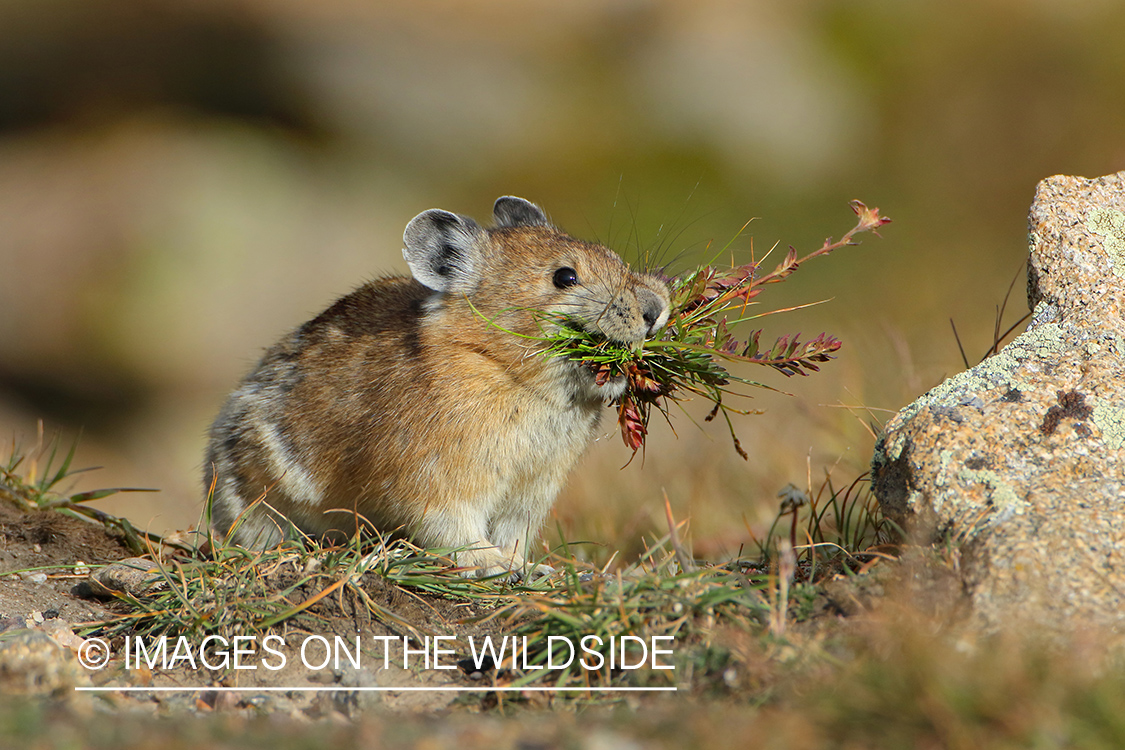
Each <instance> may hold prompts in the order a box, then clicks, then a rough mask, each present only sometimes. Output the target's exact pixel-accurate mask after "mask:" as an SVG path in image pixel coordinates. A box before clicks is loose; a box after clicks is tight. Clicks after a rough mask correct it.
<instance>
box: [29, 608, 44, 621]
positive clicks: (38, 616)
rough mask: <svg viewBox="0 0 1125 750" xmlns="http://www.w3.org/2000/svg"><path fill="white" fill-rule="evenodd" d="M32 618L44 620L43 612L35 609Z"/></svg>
mask: <svg viewBox="0 0 1125 750" xmlns="http://www.w3.org/2000/svg"><path fill="white" fill-rule="evenodd" d="M31 619H32V620H34V621H35V622H38V623H41V622H43V613H42V612H40V611H39V610H35V611H34V612H32V613H31Z"/></svg>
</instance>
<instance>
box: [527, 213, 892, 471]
mask: <svg viewBox="0 0 1125 750" xmlns="http://www.w3.org/2000/svg"><path fill="white" fill-rule="evenodd" d="M851 207H852V210H853V211H854V212H855V214H856V215H857V216H858V217H859V218H858V221H857V223H856V225H855V226H854V227H852V228H851V229H850V230H848V232H847V233H845V234H844V236H843V237H841V238H840V239H839V240H836V241H833V240H832V238H831V237H829V238H828V239H826V240H825V241H824V243H823V244H822V245H821V247H820V248H819V249H817V250H814V251H813V252H811V253H809V254H807V255H805V256H803V257H798V256H797V251H796V249H795V248H793V247H790V248H789V251H788V252H787V253H786V255H785V258H784V260H782V261H781V263H779V264H778V265H777V267H776V268H775V269H774V270H773V271H770V272H769V273H762V272H761V265H762V263H763V262H764V259H763V260H761V261H754V260H751V262H750V263H747V264H744V265H741V266H734V267H731V268H719V267H716V266H713V265H710V264H707V265H704V266H700V267H698V268H696V269H694V270H691V271H688V272H686V273H684V274H681V275H679V276H677V277H676V278H674V279H672V280H671V281H670V286H671V290H672V295H671V311H670V314H669V317H668V324H667V325H666V326H665V328H664V329H663V330H662V331H660V332H659V333H658V334H657V336H656V337H655V338H653V339H651V340H648V341H645V342H644V343H643V344H642V345H641V346H639V347H637V348H631V347H628V346H625V345H622V344H617V343H614V342H611V341H607V340H606V339H605V338H604V337H601V336H598V335H597V334H592V333H589V332H587V331H584V330H581V329H578V328H577V327H574V326H568V325H567V324H566V321H565V319H559V320H555V321H554V322H555V324H556V325H555V326H554V327H553V329H554V330H553V332H550V333H547V334H545V336H546V340H547V342H548V344H549V346H548V347H547V349H546V353H547V354H548V355H550V356H564V357H568V358H570V359H572V360H575V361H578V362H583V363H585V364H586V365H587V366H589V367H590V369H591V370H592V371H593V372H594V376H595V378H596V379H597V381H598V382H599V383H605V382H608V381H609V380H610V379H613V378H617V377H624V378H625V380H626V389H625V393H624V395H622V396H621V398H620V399H618V402H617V412H618V423H619V425H620V428H621V437H622V439H623V440H624V441H625V445H627V446H629V448H631V449H632V450H633V451H634V452H636V451H637V450H639V449H640V448H641V447H642V446H643V445H644V441H645V436H646V435H647V434H648V423H649V418H650V416H651V414H652V410H653V409H654V408H655V409H656V410H658V411H660V412H661V413H662V414H663V415H664V416H665V418H668V416H669V408H670V406H671V404H673V403H675V402H677V401H681V400H684V399H687V398H691V397H692V396H700V397H702V398H704V399H706V400H708V401H710V402H711V403H712V404H714V408H713V409H712V410H711V413H710V414H709V415H708V416H707V420H708V421H710V420H712V419H714V418H715V417H716V416H718V415H719V414H722V415H723V418H724V419H725V420H726V423H727V427H728V428H729V429H730V434H731V438H732V440H733V441H734V447H735V450H736V451H738V453H739V454H740V455H741V456H742V457H743V458H747V455H746V452H745V451H744V450H743V449H742V446H741V444H740V443H739V441H738V437H737V435H735V433H734V427H733V425H732V424H731V420H730V413H731V412H735V413H739V414H742V413H746V412H745V411H741V410H739V409H735V408H733V407H731V406H730V405H729V404H728V403H727V402H726V401H724V397H726V396H728V395H732V394H738V393H740V391H739V390H738V388H739V387H750V388H768V387H769V386H766V385H764V384H762V383H759V382H757V381H754V380H750V379H748V378H744V377H741V376H738V375H734V374H732V373H730V372H729V371H728V370H727V365H728V364H730V363H742V362H745V363H750V364H756V365H763V366H766V367H770V368H772V369H774V370H777V371H778V372H781V373H782V374H784V375H785V376H787V377H791V376H793V375H808V374H809V373H810V372H816V371H818V370H819V369H820V368H819V366H820V364H822V363H824V362H827V361H828V360H830V359H832V358H833V355H834V353H835V352H836V351H837V350H838V349H839V348H840V341H839V340H838V339H836V338H834V337H832V336H829V335H827V334H823V333H822V334H820V335H819V336H817V337H815V338H813V339H811V340H804V341H803V340H801V338H800V335H799V334H786V335H784V336H781V337H779V338H778V339H776V340H775V341H774V343H773V344H772V345H768V346H766V345H764V344H763V343H762V342H761V336H762V331H761V329H757V330H753V331H751V332H750V334H749V336H748V337H747V338H745V339H737V338H735V336H734V334H733V333H732V330H733V329H734V328H735V327H736V326H737V325H739V324H740V323H744V322H748V321H750V320H754V319H757V318H761V317H764V316H766V315H772V314H776V313H780V312H787V311H789V310H793V309H798V308H786V309H784V310H772V311H769V312H765V313H758V314H756V315H748V314H747V309H748V308H749V307H751V306H753V305H756V304H758V303H757V302H756V301H755V298H756V297H758V295H759V294H761V292H762V291H763V290H764V288H765V287H766V286H767V285H769V284H776V283H780V282H782V281H784V280H785V279H787V278H788V277H789V276H790V275H792V274H793V272H795V271H796V270H797V269H798V268H800V267H801V265H803V264H804V263H806V262H808V261H810V260H812V259H813V258H818V257H820V256H822V255H827V254H829V253H831V252H832V251H834V250H838V249H840V248H841V247H845V246H847V245H855V244H858V242H857V241H856V240H855V236H856V235H857V234H860V233H861V232H874V233H875V234H878V231H877V230H878V229H879V227H881V226H883V225H884V224H887V223H888V222H890V219H888V218H886V217H883V216H880V215H879V209H878V208H868V207H867V206H865V205H864V204H863V203H861V202H860V201H852V204H851ZM743 229H745V226H744V227H743ZM740 233H741V232H740ZM732 242H733V240H732ZM728 247H729V243H728ZM725 249H726V248H724V250H725Z"/></svg>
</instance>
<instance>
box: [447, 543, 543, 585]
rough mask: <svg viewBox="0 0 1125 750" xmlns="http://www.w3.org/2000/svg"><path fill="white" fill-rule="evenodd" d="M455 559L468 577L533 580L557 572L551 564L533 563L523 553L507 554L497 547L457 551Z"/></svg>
mask: <svg viewBox="0 0 1125 750" xmlns="http://www.w3.org/2000/svg"><path fill="white" fill-rule="evenodd" d="M453 560H454V562H455V563H456V564H457V566H458V567H459V568H462V570H461V575H462V576H464V577H466V578H493V577H496V578H497V580H502V581H504V582H506V583H518V582H519V581H524V580H526V581H533V580H535V579H536V578H542V577H544V576H549V575H551V574H552V573H554V572H555V569H554V568H552V567H551V566H550V565H532V564H530V563H528V562H527V561H526V560H524V558H523V556H522V555H519V554H515V555H505V554H504V553H502V552H500V550H499V549H497V548H496V547H483V548H479V549H469V550H464V551H462V552H457V553H455V554H454V555H453Z"/></svg>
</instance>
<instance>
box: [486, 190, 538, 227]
mask: <svg viewBox="0 0 1125 750" xmlns="http://www.w3.org/2000/svg"><path fill="white" fill-rule="evenodd" d="M492 218H493V220H494V221H495V222H496V226H497V227H499V228H510V227H545V226H549V225H550V222H549V221H547V214H545V213H543V209H541V208H539V206H537V205H535V204H534V203H532V202H531V201H525V200H524V199H523V198H517V197H516V196H514V195H505V196H504V197H502V198H497V199H496V204H495V205H494V206H493V207H492Z"/></svg>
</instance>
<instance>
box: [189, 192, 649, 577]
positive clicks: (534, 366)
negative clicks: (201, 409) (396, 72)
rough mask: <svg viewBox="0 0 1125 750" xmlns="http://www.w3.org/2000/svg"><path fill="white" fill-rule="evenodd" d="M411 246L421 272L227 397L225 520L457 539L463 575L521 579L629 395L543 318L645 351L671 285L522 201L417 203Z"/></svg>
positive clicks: (215, 519) (217, 484)
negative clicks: (607, 422)
mask: <svg viewBox="0 0 1125 750" xmlns="http://www.w3.org/2000/svg"><path fill="white" fill-rule="evenodd" d="M403 243H404V248H403V256H404V257H405V259H406V262H407V264H408V266H409V267H410V272H411V275H412V278H410V277H390V278H382V279H377V280H375V281H371V282H369V283H367V284H364V285H363V286H361V287H360V288H359V289H357V290H356V291H354V292H352V293H351V294H348V295H347V296H345V297H343V298H341V299H339V300H337V301H336V302H335V303H334V304H333V305H332V306H331V307H329V308H328V309H327V310H325V311H324V312H323V313H321V314H320V315H318V316H317V317H315V318H313V319H312V320H311V321H309V322H308V323H305V324H304V325H302V326H301V327H300V328H298V329H297V330H295V331H293V332H292V333H290V334H289V335H288V336H286V337H285V338H284V339H282V340H281V341H280V342H279V343H278V344H276V345H275V346H273V347H272V348H271V349H269V350H268V351H267V352H266V353H265V355H264V356H263V357H262V359H261V361H260V362H259V363H258V365H257V366H256V367H255V368H254V370H253V371H252V372H251V373H250V374H249V375H248V376H247V377H246V378H244V379H243V380H242V382H241V384H240V385H239V386H238V388H237V389H236V390H235V391H234V392H233V393H232V394H231V395H230V397H229V398H228V399H227V401H226V403H225V405H224V406H223V408H222V410H221V411H220V413H219V415H218V417H217V419H216V420H215V422H214V424H213V426H212V427H211V431H210V438H209V442H208V447H207V455H206V462H205V470H204V481H205V486H206V487H211V486H213V487H214V493H213V496H212V506H211V519H212V525H213V527H214V529H215V531H216V532H217V533H219V534H220V535H222V536H224V537H226V538H227V539H228V540H229V541H233V542H235V543H237V544H239V545H242V546H244V547H252V548H267V547H272V546H275V545H277V544H279V543H280V542H281V541H282V540H284V539H285V538H288V537H292V536H293V535H295V534H297V533H306V534H310V535H314V536H323V535H326V534H332V533H339V532H342V533H343V534H352V533H354V532H355V531H356V530H357V529H358V528H359V527H360V526H362V525H367V526H369V527H372V528H374V529H377V530H378V531H379V532H380V533H385V534H397V535H405V536H409V537H411V538H412V539H413V540H414V541H415V542H417V543H418V544H420V545H422V546H425V547H451V548H461V550H462V551H460V552H458V553H457V554H456V558H457V559H456V563H457V564H458V565H459V566H463V567H465V568H466V572H470V571H471V572H472V573H474V574H477V575H482V576H488V575H494V574H498V573H503V572H510V573H511V574H513V575H515V576H520V575H522V574H524V573H525V569H526V566H527V562H526V555H527V549H528V544H529V543H530V542H531V541H532V540H533V539H534V538H535V537H536V536H537V535H538V532H539V528H540V526H541V525H542V523H543V520H544V518H545V517H546V515H547V513H548V511H549V510H550V508H551V505H552V504H553V503H554V500H555V497H556V495H557V494H558V492H559V490H560V488H561V487H562V485H563V482H564V481H565V479H566V476H567V474H568V472H569V471H570V469H571V468H572V467H573V466H574V464H575V462H576V461H577V460H578V458H579V456H580V455H581V454H582V452H583V451H584V449H585V447H586V446H587V444H588V443H589V442H590V441H591V440H592V439H593V438H594V437H595V435H596V433H597V428H598V422H599V418H600V416H601V412H602V411H603V404H604V403H605V402H607V401H610V400H612V399H614V398H616V397H618V396H620V395H621V394H622V393H623V391H624V389H625V382H624V379H623V378H616V379H611V380H610V381H609V382H606V383H603V384H600V385H599V384H598V383H597V382H595V379H594V376H593V374H592V372H591V371H590V370H589V368H587V367H586V366H584V365H582V364H580V363H577V362H574V361H571V360H568V359H566V358H565V357H556V356H544V355H543V353H542V351H543V348H544V344H543V342H542V340H541V338H542V335H543V326H544V325H548V326H549V325H554V323H552V322H551V320H558V319H559V318H562V319H565V320H566V321H567V323H568V325H572V326H581V327H582V328H584V329H585V330H587V331H589V332H591V333H596V334H600V335H602V336H605V338H607V339H610V340H612V341H616V342H621V343H624V344H629V345H636V344H639V343H640V342H641V341H643V340H644V339H645V338H646V337H648V336H650V335H652V334H653V333H654V332H656V331H658V330H659V329H660V328H661V327H663V326H664V324H665V323H666V322H667V319H668V306H669V290H668V286H667V284H666V283H665V282H664V281H663V280H662V279H661V278H660V277H658V276H656V275H651V274H645V273H637V272H635V271H632V270H630V268H629V267H628V266H627V265H626V264H625V262H624V261H622V260H621V258H620V257H618V255H617V254H616V253H614V252H613V251H611V250H609V249H608V248H605V247H602V246H601V245H597V244H592V243H589V242H583V241H581V240H578V239H575V238H573V237H570V236H568V235H567V234H565V233H563V232H562V231H560V230H559V229H557V228H555V227H554V226H552V225H551V224H550V222H549V221H548V220H547V217H546V215H545V214H544V213H543V211H542V209H540V208H539V207H538V206H536V205H535V204H533V203H530V202H528V201H526V200H524V199H522V198H515V197H512V196H505V197H502V198H499V199H498V200H497V201H496V203H495V205H494V207H493V226H492V227H491V228H488V229H485V228H482V227H481V226H479V225H478V224H477V223H476V222H475V221H473V220H472V219H471V218H469V217H467V216H461V215H458V214H454V213H450V212H448V211H442V210H439V209H431V210H429V211H424V212H422V213H420V214H419V215H418V216H416V217H414V219H412V220H411V221H410V223H409V224H408V225H407V226H406V231H405V232H404V233H403ZM541 313H547V314H548V315H549V316H551V315H553V316H559V317H554V318H552V317H546V318H545V317H544V316H543V315H542V314H541ZM540 567H541V569H540V570H537V571H533V572H538V573H542V572H549V570H550V569H549V568H547V567H546V566H540Z"/></svg>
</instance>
